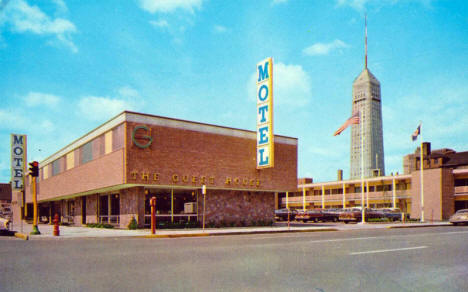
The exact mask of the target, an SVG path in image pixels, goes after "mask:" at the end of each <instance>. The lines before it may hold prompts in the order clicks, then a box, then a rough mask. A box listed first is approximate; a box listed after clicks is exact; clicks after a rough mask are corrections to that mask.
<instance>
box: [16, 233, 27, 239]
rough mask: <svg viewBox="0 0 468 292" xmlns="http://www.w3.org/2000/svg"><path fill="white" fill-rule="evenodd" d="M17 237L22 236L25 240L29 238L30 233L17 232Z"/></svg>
mask: <svg viewBox="0 0 468 292" xmlns="http://www.w3.org/2000/svg"><path fill="white" fill-rule="evenodd" d="M15 237H18V238H21V239H24V240H29V235H27V234H24V233H20V232H15Z"/></svg>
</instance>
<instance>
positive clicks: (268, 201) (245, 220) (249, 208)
mask: <svg viewBox="0 0 468 292" xmlns="http://www.w3.org/2000/svg"><path fill="white" fill-rule="evenodd" d="M205 200H206V210H205V212H206V214H205V224H215V225H217V224H220V225H230V224H232V225H235V226H245V225H252V224H256V223H258V222H259V221H263V222H268V221H274V216H275V194H274V193H267V192H245V191H229V190H226V191H222V190H220V191H209V192H208V193H207V195H206V198H205ZM198 214H199V216H198V217H199V218H198V220H199V221H202V220H203V195H201V197H200V198H199V204H198Z"/></svg>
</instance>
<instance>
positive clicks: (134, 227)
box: [127, 216, 138, 230]
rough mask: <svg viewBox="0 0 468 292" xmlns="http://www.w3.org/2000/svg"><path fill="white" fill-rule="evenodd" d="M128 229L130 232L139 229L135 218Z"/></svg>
mask: <svg viewBox="0 0 468 292" xmlns="http://www.w3.org/2000/svg"><path fill="white" fill-rule="evenodd" d="M127 227H128V229H130V230H135V229H137V228H138V223H137V221H136V219H135V216H133V217H132V220H130V223H128V226H127Z"/></svg>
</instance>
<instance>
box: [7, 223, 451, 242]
mask: <svg viewBox="0 0 468 292" xmlns="http://www.w3.org/2000/svg"><path fill="white" fill-rule="evenodd" d="M450 225H451V224H450V223H449V222H433V223H366V224H343V223H314V224H300V223H292V224H291V225H290V226H289V227H288V226H287V223H284V222H281V223H275V225H274V226H268V227H233V228H206V229H205V230H203V229H201V228H196V229H161V230H156V234H154V235H153V234H151V231H150V230H149V229H137V230H125V229H105V228H89V227H73V226H60V236H53V230H54V226H53V225H48V224H39V225H38V229H39V231H40V232H41V234H40V235H29V233H30V232H31V230H32V225H31V224H26V223H23V224H22V226H21V224H20V223H19V222H17V223H16V224H14V225H13V226H12V228H11V229H12V230H14V231H16V232H18V233H19V234H23V235H29V239H33V240H35V239H46V238H47V239H50V238H56V239H66V238H106V237H107V238H109V237H146V238H173V237H195V236H215V235H242V234H259V233H285V232H323V231H345V230H362V229H384V228H415V227H432V226H450Z"/></svg>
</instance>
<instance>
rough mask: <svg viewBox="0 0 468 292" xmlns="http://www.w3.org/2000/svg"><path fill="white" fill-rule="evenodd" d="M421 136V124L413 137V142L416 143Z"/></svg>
mask: <svg viewBox="0 0 468 292" xmlns="http://www.w3.org/2000/svg"><path fill="white" fill-rule="evenodd" d="M419 134H421V124H419V126H418V128H417V129H416V130H415V131H414V133H413V135H411V139H412V140H413V141H416V139H417V138H418V136H419Z"/></svg>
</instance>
